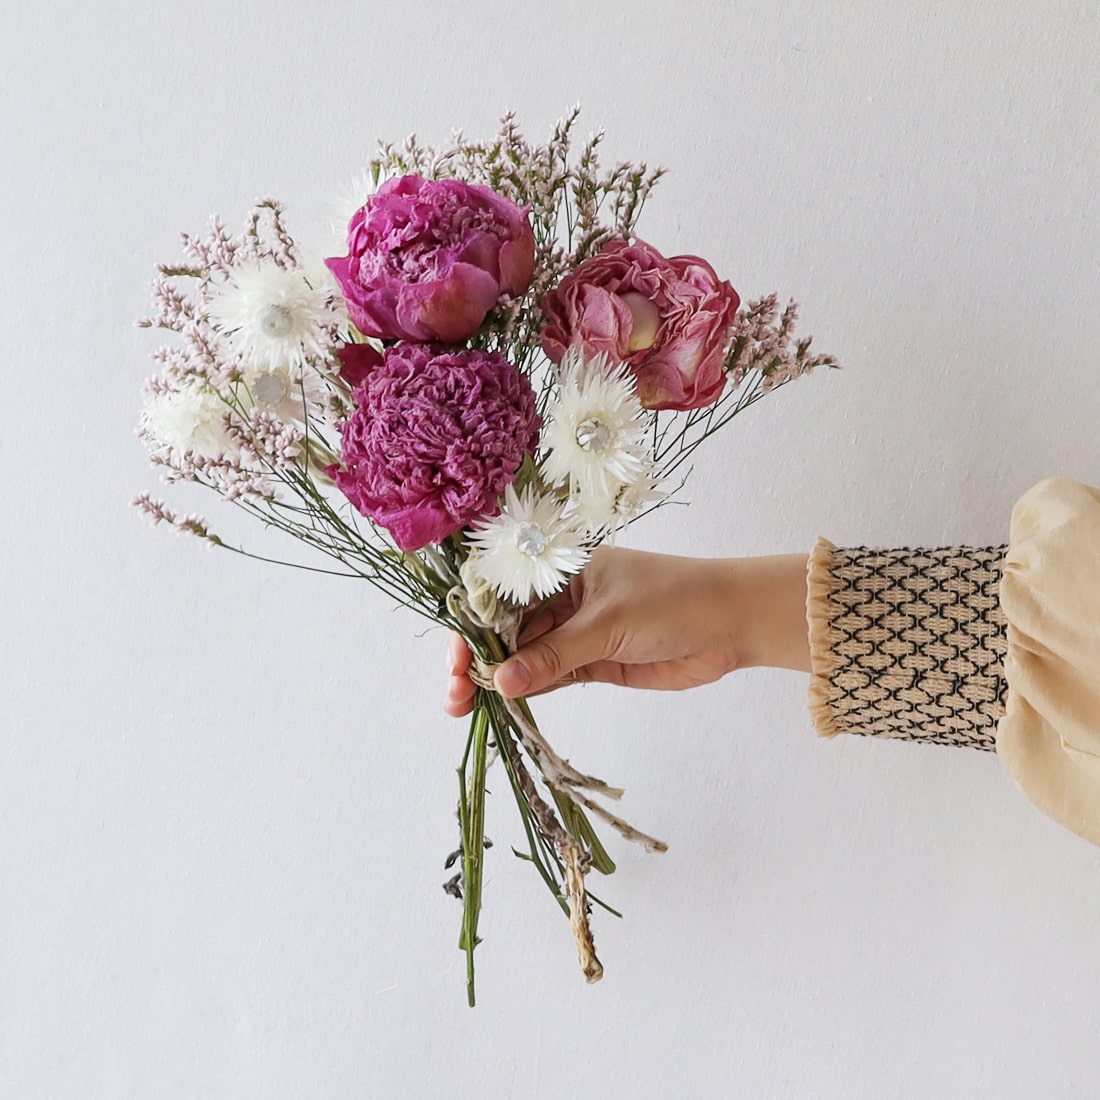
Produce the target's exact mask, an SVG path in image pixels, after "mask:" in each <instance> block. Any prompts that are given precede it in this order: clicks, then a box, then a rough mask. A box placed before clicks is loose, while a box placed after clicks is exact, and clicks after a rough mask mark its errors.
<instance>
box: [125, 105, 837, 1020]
mask: <svg viewBox="0 0 1100 1100" xmlns="http://www.w3.org/2000/svg"><path fill="white" fill-rule="evenodd" d="M576 117H577V111H576V110H574V111H573V112H571V113H570V114H569V115H568V116H567V117H566V118H564V119H563V120H562V121H561V122H560V123H559V124H558V125H557V127H556V128H555V130H554V132H553V135H552V136H551V138H550V140H549V142H547V143H546V144H545V145H531V144H529V143H527V142H526V141H525V140H524V139H523V137H522V136H521V134H520V133H519V131H518V129H517V128H516V125H515V122H514V120H513V118H512V117H511V116H510V115H509V116H506V117H505V118H504V119H503V122H502V127H501V130H500V133H499V135H498V136H497V137H495V138H494V139H493V140H491V141H487V142H470V141H465V140H463V139H462V138H461V137H460V136H456V137H455V138H454V139H453V140H452V142H451V143H450V144H449V145H447V146H446V147H445V148H441V149H433V148H427V147H423V146H421V145H419V144H418V143H417V142H416V141H415V139H411V138H410V139H409V140H408V141H407V142H406V143H405V144H404V145H403V146H401V147H400V148H398V147H394V146H391V145H383V146H381V147H380V149H379V151H378V153H377V155H376V156H375V157H374V158H373V160H372V161H371V162H370V164H369V174H370V181H369V184H367V185H366V186H365V189H364V193H363V194H361V195H358V196H357V197H356V201H355V205H354V213H351V216H350V221H349V222H348V226H347V237H346V251H347V254H346V255H342V256H337V257H333V258H329V259H327V260H326V261H325V263H324V264H321V263H315V264H311V263H309V262H308V261H307V260H305V259H304V258H303V256H302V254H301V252H300V250H299V246H298V244H297V243H296V242H295V240H294V239H293V238H292V237H291V235H290V233H289V232H288V230H287V228H286V225H285V221H284V216H283V209H282V207H281V205H280V204H279V203H278V202H276V201H275V200H273V199H265V200H263V201H261V202H259V203H258V204H257V205H256V206H255V208H254V209H253V211H252V213H251V215H250V217H249V219H248V222H247V225H246V227H245V229H244V231H243V232H242V233H240V234H239V235H230V234H229V233H228V232H227V230H226V229H225V227H224V226H223V224H222V223H221V222H220V221H219V220H218V219H216V218H215V219H213V221H212V223H211V227H210V230H209V232H208V233H207V234H206V235H205V236H203V237H192V236H186V235H185V236H184V238H183V246H184V254H185V258H184V260H183V262H181V263H178V264H174V265H165V266H161V267H160V268H159V276H158V278H157V279H156V280H155V283H154V307H155V308H154V312H153V314H152V316H150V317H149V318H147V319H145V320H143V321H142V322H140V323H141V324H143V325H146V326H149V327H157V328H162V329H167V330H170V331H171V332H173V333H174V334H175V335H176V339H175V341H174V342H173V343H172V344H170V345H168V346H164V347H161V348H159V349H158V350H157V351H156V352H155V353H154V359H155V360H156V361H157V363H158V365H159V370H158V373H157V375H156V376H155V377H153V378H151V379H150V380H149V381H148V383H147V385H146V397H145V404H144V408H143V410H142V414H141V421H140V426H139V434H140V436H141V437H142V439H143V440H144V441H145V443H146V445H147V447H148V450H149V457H150V459H151V461H152V463H153V464H154V466H156V467H157V468H158V469H159V470H160V471H161V473H162V475H163V480H164V481H167V482H175V481H180V480H184V481H191V482H195V483H197V484H200V485H203V486H206V487H209V488H211V489H213V490H214V491H215V492H217V493H218V494H219V495H220V496H221V497H222V498H224V499H225V500H228V501H230V502H232V503H233V504H235V505H237V506H238V507H239V508H241V509H243V510H244V511H245V512H247V513H249V514H250V515H252V516H254V517H255V518H256V519H258V520H260V521H261V522H262V523H263V524H265V525H266V526H268V527H271V528H275V529H277V530H279V531H282V532H284V533H285V534H286V535H289V536H291V537H292V538H294V539H296V540H298V541H299V542H301V543H304V544H305V545H307V546H308V547H309V548H311V550H312V551H314V552H316V553H317V554H319V555H321V556H324V557H327V558H328V559H329V563H328V568H327V569H322V570H321V571H323V572H332V573H336V574H339V575H341V576H348V577H356V578H362V579H363V580H368V581H371V582H372V583H373V584H375V585H376V586H378V587H379V588H380V589H382V590H383V591H384V592H387V593H388V594H390V595H391V596H393V597H394V598H395V599H396V600H397V601H398V602H399V603H401V604H403V605H404V606H406V607H408V608H410V609H411V610H413V611H414V612H416V613H417V614H420V615H422V616H424V617H425V618H426V619H428V620H429V621H431V622H432V623H437V624H440V625H442V626H444V627H446V628H448V629H449V630H453V631H457V632H458V633H459V634H461V635H462V636H463V637H464V638H465V639H466V641H467V642H468V643H469V645H470V647H471V649H472V651H473V652H474V654H475V658H476V659H475V666H474V668H475V671H474V675H475V678H476V679H477V682H478V684H479V687H478V691H477V694H476V697H475V705H474V710H473V715H472V720H471V724H470V732H469V737H468V740H467V743H466V747H465V751H464V753H463V756H462V761H461V765H460V769H459V771H460V785H459V798H458V818H459V823H460V829H461V847H460V849H459V851H458V852H457V853H455V856H454V857H453V858H454V861H455V862H458V864H459V869H458V872H457V874H456V875H455V877H454V878H453V879H451V880H450V881H449V882H448V883H447V884H446V889H447V890H448V892H450V893H452V894H454V895H455V896H457V897H460V898H461V899H462V902H463V917H462V931H461V937H460V946H461V948H462V950H464V951H465V952H466V956H467V995H468V1000H469V1003H470V1004H471V1005H472V1004H473V1003H474V949H475V947H476V946H477V944H478V942H479V940H478V915H479V912H480V906H481V894H482V880H483V865H484V859H485V844H486V842H485V830H484V822H485V792H486V786H485V784H486V773H487V771H488V768H489V766H490V763H491V760H492V758H493V757H499V759H500V762H501V766H502V767H503V769H504V772H505V774H506V775H507V778H508V782H509V784H510V786H511V789H512V791H513V793H514V795H515V799H516V804H517V806H518V808H519V813H520V819H521V822H522V826H523V830H524V833H525V836H526V842H527V851H526V853H524V854H523V856H522V858H525V859H528V860H530V862H531V863H532V864H533V865H534V867H535V869H536V870H537V872H538V873H539V875H540V876H541V877H542V879H543V880H544V882H545V883H546V885H547V886H548V887H549V889H550V891H551V893H552V894H553V896H554V898H555V899H556V901H557V902H558V904H559V905H560V906H561V908H562V909H563V911H564V912H565V913H566V915H567V916H568V918H569V921H570V924H571V927H572V931H573V935H574V937H575V940H576V944H577V950H578V954H579V958H580V964H581V968H582V970H583V972H584V975H585V977H586V978H587V979H588V980H589V981H596V980H597V979H599V978H600V976H601V975H602V972H603V969H602V966H601V964H600V962H599V960H598V958H597V956H596V951H595V946H594V943H593V938H592V932H591V928H590V923H589V917H590V901H596V900H597V899H595V898H594V897H593V896H592V895H591V894H590V893H589V891H588V889H587V886H586V876H587V874H588V873H589V872H590V871H591V870H595V871H597V872H600V873H603V874H609V873H610V872H612V871H613V870H614V868H615V865H614V863H613V862H612V860H611V858H610V856H609V855H608V853H607V851H606V849H605V848H604V846H603V844H602V843H601V841H600V839H599V837H598V836H597V833H596V830H595V828H594V826H593V821H594V820H598V821H602V822H603V823H605V824H606V825H609V826H610V827H611V828H613V829H614V830H616V831H617V832H619V833H620V834H621V835H622V836H624V837H626V838H627V839H629V840H632V841H635V842H637V843H640V844H642V845H643V846H644V847H645V848H646V849H648V850H650V851H662V850H663V849H664V847H665V845H664V844H663V843H662V842H661V841H659V840H656V839H654V838H653V837H650V836H647V835H646V834H644V833H641V832H639V831H638V830H636V829H634V828H633V827H632V826H631V825H629V824H627V823H626V822H625V821H624V820H623V819H622V818H621V817H619V816H617V815H616V814H614V813H612V812H611V811H610V810H609V809H608V808H607V806H606V805H605V803H606V802H607V801H615V800H618V799H619V798H620V796H621V794H622V792H621V791H620V790H619V789H618V788H615V787H612V786H609V785H608V784H606V783H604V782H603V781H602V780H599V779H596V778H594V777H592V776H589V775H585V774H584V773H582V772H580V771H578V770H577V769H576V768H574V767H573V766H572V765H571V764H569V763H568V762H567V761H566V760H563V759H562V758H561V757H560V756H558V755H557V754H556V753H555V752H554V750H553V749H552V748H551V746H550V744H549V743H548V742H547V740H546V738H545V737H544V736H543V735H542V733H541V732H540V731H539V729H538V727H537V725H536V723H535V720H534V718H533V717H532V714H531V711H530V708H529V707H528V705H527V704H526V702H524V701H522V700H518V701H516V700H509V699H505V698H503V697H501V696H500V695H499V694H497V693H496V692H495V691H494V690H493V687H492V669H493V667H494V666H495V665H496V664H498V663H499V662H500V661H502V660H503V659H504V658H505V657H506V655H507V654H508V653H509V652H510V651H511V650H512V649H513V648H514V646H515V643H516V638H517V634H518V631H519V629H520V627H521V623H522V620H523V616H524V613H525V611H526V610H527V609H528V608H529V607H530V606H531V605H532V604H537V603H538V602H539V601H543V600H545V599H547V598H549V597H550V596H552V595H553V594H554V593H555V592H557V591H559V590H560V589H561V588H562V587H563V586H564V585H566V584H567V583H568V581H569V578H570V577H571V576H572V575H574V574H576V573H577V572H578V571H580V570H581V569H583V567H584V565H585V563H586V561H587V560H588V557H589V555H590V554H591V552H592V550H593V548H594V547H595V546H597V545H598V544H599V543H601V542H603V541H605V540H607V539H610V538H612V537H613V536H614V535H615V533H616V532H618V531H620V530H621V529H622V528H623V527H624V526H625V525H627V524H629V523H631V522H633V521H634V520H635V519H638V518H639V517H641V516H643V515H645V514H646V513H647V512H649V511H651V510H653V509H654V508H657V507H660V506H661V505H662V504H663V503H664V502H665V501H667V500H668V498H669V496H670V495H671V494H672V493H674V492H675V491H677V490H678V489H679V488H680V487H681V486H682V484H683V478H684V476H685V474H686V469H687V467H686V466H685V463H686V462H687V460H688V459H689V457H690V456H691V455H692V454H693V453H694V451H695V449H696V448H697V447H698V446H699V445H700V443H702V441H703V440H704V439H706V438H707V437H709V436H710V435H713V434H714V433H715V432H717V431H718V430H719V429H721V428H723V427H725V426H726V425H727V424H728V423H729V422H730V421H731V420H732V419H733V418H734V417H735V416H736V415H737V414H739V413H740V412H742V411H743V410H744V409H746V408H748V407H749V406H750V405H752V404H754V403H755V402H756V401H758V400H759V399H760V398H761V397H763V396H764V395H765V394H766V393H768V392H770V391H771V390H773V389H775V388H776V387H778V386H780V385H782V384H784V383H786V382H788V381H790V380H792V379H794V378H797V377H799V376H801V375H803V374H805V373H806V372H807V371H810V370H812V369H813V368H814V367H816V366H829V367H834V366H836V363H835V362H834V361H833V360H832V359H831V358H829V357H828V356H822V355H813V354H811V353H810V340H809V338H805V339H795V337H794V333H793V329H794V323H795V319H796V307H795V305H794V303H793V302H792V303H790V304H789V305H788V306H787V307H786V308H785V309H782V310H780V308H779V306H778V303H777V300H776V298H775V296H774V295H772V296H768V297H765V298H761V299H759V300H757V301H753V302H751V303H749V304H748V305H747V306H745V307H742V306H741V303H740V299H739V297H738V294H737V292H736V291H735V290H734V289H733V287H732V286H731V285H730V284H729V283H728V282H727V281H725V280H723V279H720V278H719V277H718V275H717V274H716V273H715V271H714V269H713V268H712V267H711V266H710V264H708V263H707V262H706V261H705V260H703V259H700V258H699V257H696V256H670V257H666V256H664V255H663V254H662V253H660V252H658V251H657V250H656V249H655V248H653V247H652V246H651V245H649V244H647V243H645V242H644V241H642V240H640V239H638V238H637V236H636V235H635V225H636V222H637V219H638V217H639V215H640V214H641V211H642V207H643V205H644V203H645V200H646V198H647V197H648V196H649V194H650V192H651V190H652V188H653V186H654V184H655V183H656V182H657V180H658V179H659V178H660V176H661V172H660V171H659V170H651V169H649V168H647V167H646V166H645V165H644V164H643V165H632V164H619V165H617V166H615V167H614V168H612V169H610V170H605V169H603V168H601V166H600V164H599V160H598V156H597V153H598V147H599V144H600V140H601V136H600V135H595V136H593V137H590V138H589V139H588V140H586V141H585V142H584V143H583V144H581V145H580V148H579V152H577V153H576V155H574V151H573V150H572V149H571V145H572V138H573V132H574V129H575V122H576ZM349 213H350V212H349ZM135 503H136V504H137V505H138V506H139V507H140V509H141V510H142V511H144V512H145V513H146V514H148V515H149V516H150V517H151V518H152V519H153V520H154V522H160V521H163V522H165V523H167V524H169V525H171V526H173V527H174V528H176V529H177V530H179V531H182V532H185V533H189V534H192V535H195V536H198V537H199V538H201V539H205V540H207V541H208V542H210V543H212V544H214V545H216V546H221V547H225V548H226V549H230V550H234V551H235V552H237V553H241V554H246V555H248V556H251V557H258V558H262V560H272V559H270V558H267V557H265V556H263V555H260V554H257V553H254V552H252V551H249V550H245V549H244V548H243V547H238V546H233V545H229V544H227V543H226V542H224V541H223V540H222V539H221V538H219V537H218V535H216V534H215V533H214V532H213V531H212V530H211V528H210V526H209V525H208V523H207V522H206V520H204V519H203V518H201V517H199V516H196V515H186V516H177V515H175V514H174V513H173V512H171V511H170V510H169V509H168V507H167V506H166V505H165V504H164V503H162V502H160V501H158V500H154V499H153V498H152V497H151V496H149V495H148V494H143V495H142V496H140V497H138V498H137V500H136V502H135ZM285 564H295V565H298V564H300V563H297V562H293V563H292V562H286V563H285ZM517 854H518V853H517ZM598 904H601V905H603V902H598ZM611 911H612V912H614V910H611Z"/></svg>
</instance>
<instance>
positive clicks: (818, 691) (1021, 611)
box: [807, 479, 1100, 844]
mask: <svg viewBox="0 0 1100 1100" xmlns="http://www.w3.org/2000/svg"><path fill="white" fill-rule="evenodd" d="M956 552H959V551H958V548H956V550H955V551H952V553H956ZM843 553H845V552H838V551H837V550H836V548H835V547H833V546H832V544H831V543H828V542H826V541H825V540H819V542H818V544H817V546H816V547H815V548H814V552H813V554H811V556H810V568H809V586H808V594H807V618H808V621H809V635H810V654H811V664H812V667H813V675H812V676H811V682H810V711H811V715H812V717H813V720H814V724H815V726H816V728H817V730H818V732H819V733H821V734H822V735H824V736H834V735H835V734H837V733H839V732H871V733H882V732H886V734H887V735H888V736H898V734H897V733H891V732H890V731H888V730H885V729H883V728H880V727H881V723H879V726H875V721H874V720H875V719H876V718H877V714H878V712H877V711H874V710H869V709H865V710H862V711H859V710H855V711H853V710H852V707H851V705H850V704H851V696H852V694H853V692H852V690H851V685H852V684H854V683H856V679H858V674H859V673H860V672H861V671H865V670H862V669H861V667H860V665H859V661H860V660H861V659H862V658H861V657H860V656H859V652H858V650H855V651H852V650H851V648H850V643H851V635H850V633H846V630H845V628H844V623H845V620H844V616H845V615H848V614H849V613H850V611H851V608H850V607H847V606H845V599H849V600H851V597H848V596H847V595H846V594H847V593H848V592H849V591H850V590H851V588H852V584H851V582H850V579H849V578H847V577H846V576H845V575H844V573H843V571H844V570H849V571H850V570H851V569H852V568H853V560H851V559H845V558H839V557H838V556H837V555H838V554H843ZM887 553H889V552H887ZM895 553H898V554H902V553H906V554H908V553H913V552H910V551H904V552H902V551H898V552H895ZM918 553H923V552H918ZM863 564H864V563H862V562H861V561H860V560H859V559H856V560H855V562H854V565H855V566H856V567H860V566H862V565H863ZM989 564H990V563H989V561H988V559H987V560H986V561H985V563H984V565H985V566H988V565H989ZM996 564H997V568H998V569H999V570H1000V571H1001V576H1000V582H999V588H998V592H999V604H1000V614H1001V616H1002V618H1003V623H1004V624H1005V625H1004V635H1003V639H1002V641H1005V640H1006V644H1002V645H1001V646H1000V647H999V648H1000V652H1003V654H1004V658H1003V679H1004V684H1005V685H1006V687H1007V690H1003V691H1000V692H998V693H997V694H998V699H997V702H1000V701H1001V699H1002V698H1003V701H1004V712H1003V717H1000V720H999V721H998V722H997V723H996V749H997V753H998V755H999V756H1000V757H1001V759H1002V760H1003V761H1004V763H1005V765H1006V766H1007V767H1008V769H1009V770H1010V771H1011V772H1012V774H1013V775H1014V776H1015V777H1016V780H1017V781H1018V783H1019V784H1020V786H1021V787H1022V788H1023V790H1024V792H1025V793H1026V794H1027V795H1028V797H1029V798H1030V799H1031V800H1032V801H1033V802H1034V803H1035V805H1036V806H1038V807H1039V809H1041V810H1042V811H1043V812H1044V813H1046V814H1048V815H1049V816H1050V817H1052V818H1053V819H1054V820H1056V821H1058V822H1060V823H1061V824H1062V825H1064V826H1066V827H1067V828H1069V829H1072V830H1073V831H1074V832H1075V833H1077V834H1078V835H1079V836H1082V837H1084V838H1085V839H1087V840H1089V841H1091V842H1092V843H1094V844H1100V490H1098V489H1092V488H1089V487H1088V486H1085V485H1082V484H1080V483H1078V482H1075V481H1070V480H1066V479H1052V480H1049V481H1043V482H1041V483H1040V484H1038V485H1036V486H1035V487H1034V488H1033V489H1031V490H1030V491H1029V492H1028V493H1027V494H1025V495H1024V496H1023V497H1022V498H1021V499H1020V501H1019V502H1018V503H1017V505H1016V507H1015V509H1014V510H1013V513H1012V522H1011V529H1010V536H1009V544H1008V547H1007V549H1006V550H1005V551H1004V557H1003V560H1001V561H999V562H997V563H996ZM864 587H866V586H864ZM982 589H983V591H982V593H981V595H982V597H983V598H984V597H987V596H988V593H989V589H988V587H987V586H986V585H984V583H983V585H982ZM987 602H988V601H987V600H984V599H983V602H982V603H981V604H980V607H981V608H982V609H983V615H985V621H989V620H988V616H987V615H986V614H985V611H984V609H985V608H986V606H987ZM895 610H896V609H895ZM902 610H906V611H908V608H905V607H903V608H902ZM838 624H839V625H838ZM927 625H928V624H927V622H923V623H922V622H916V621H914V623H913V624H912V625H910V626H906V627H905V629H903V630H902V631H901V632H900V633H899V634H897V635H896V636H897V637H898V638H900V639H902V640H905V641H911V642H915V644H916V648H917V650H918V651H919V650H920V647H921V646H922V645H923V644H924V643H923V639H924V637H925V635H926V631H925V627H926V626H927ZM857 640H858V638H857ZM846 645H848V646H849V651H847V652H846V651H845V646H846ZM982 645H983V647H984V648H988V649H989V651H990V652H996V650H997V648H998V647H997V646H996V644H995V639H994V638H992V637H990V639H989V643H988V645H987V644H986V642H984V641H983V643H982ZM877 648H878V647H876V648H875V651H872V649H865V652H866V653H867V654H868V656H869V657H872V658H873V657H874V656H875V652H877ZM853 652H855V653H856V657H855V659H854V663H853V657H852V653H853ZM898 652H899V653H901V652H903V650H902V649H899V650H898ZM927 652H933V651H932V650H931V649H928V650H927ZM997 656H999V653H998V654H997ZM979 663H980V662H979ZM874 667H875V666H874V665H870V666H868V668H869V669H871V671H873V670H874ZM945 668H946V666H945ZM995 671H999V670H995V669H994V668H993V667H992V666H989V667H987V668H982V669H976V673H977V680H978V683H977V684H976V685H970V686H962V685H961V686H960V690H962V692H963V694H965V695H967V696H968V697H970V698H972V699H974V700H975V701H984V700H985V699H987V698H988V688H989V675H990V674H992V673H994V672H995ZM891 673H892V675H894V676H895V677H896V673H897V669H896V668H894V669H893V670H891ZM845 677H847V678H848V680H847V681H845V679H844V678H845ZM853 677H855V678H856V679H853ZM868 684H870V681H868ZM856 687H857V691H856V695H861V696H862V697H863V698H866V699H872V700H873V698H874V697H873V695H872V692H871V689H870V688H869V687H862V686H860V685H859V684H856ZM887 687H888V688H889V689H890V692H891V694H892V696H898V697H899V698H900V697H901V696H902V695H903V694H904V693H902V692H898V691H896V690H895V689H894V686H893V685H892V684H887ZM979 687H980V691H979V694H977V695H975V694H974V691H975V690H977V689H978V688H979ZM888 705H889V707H891V708H892V707H894V706H895V705H896V703H895V699H894V698H891V699H890V701H889V704H888ZM880 709H881V707H880ZM982 709H983V711H984V713H985V715H986V717H987V718H991V717H993V716H994V714H995V713H996V712H994V711H992V710H991V709H990V706H989V705H986V704H985V703H984V702H983V703H982ZM932 718H933V719H934V718H935V715H932ZM909 721H910V725H911V726H912V727H914V728H915V725H916V724H917V723H916V722H915V721H914V719H913V717H912V715H910V717H909ZM861 722H862V723H863V725H864V728H860V723H861ZM935 725H936V723H935V721H932V723H931V724H930V727H929V732H931V733H932V734H933V736H931V737H924V736H921V735H920V734H918V735H917V737H918V739H922V740H925V739H926V740H938V739H939V738H938V737H937V736H935V732H936V731H935V728H934V727H935ZM957 743H974V742H973V741H971V740H968V741H965V742H957Z"/></svg>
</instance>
